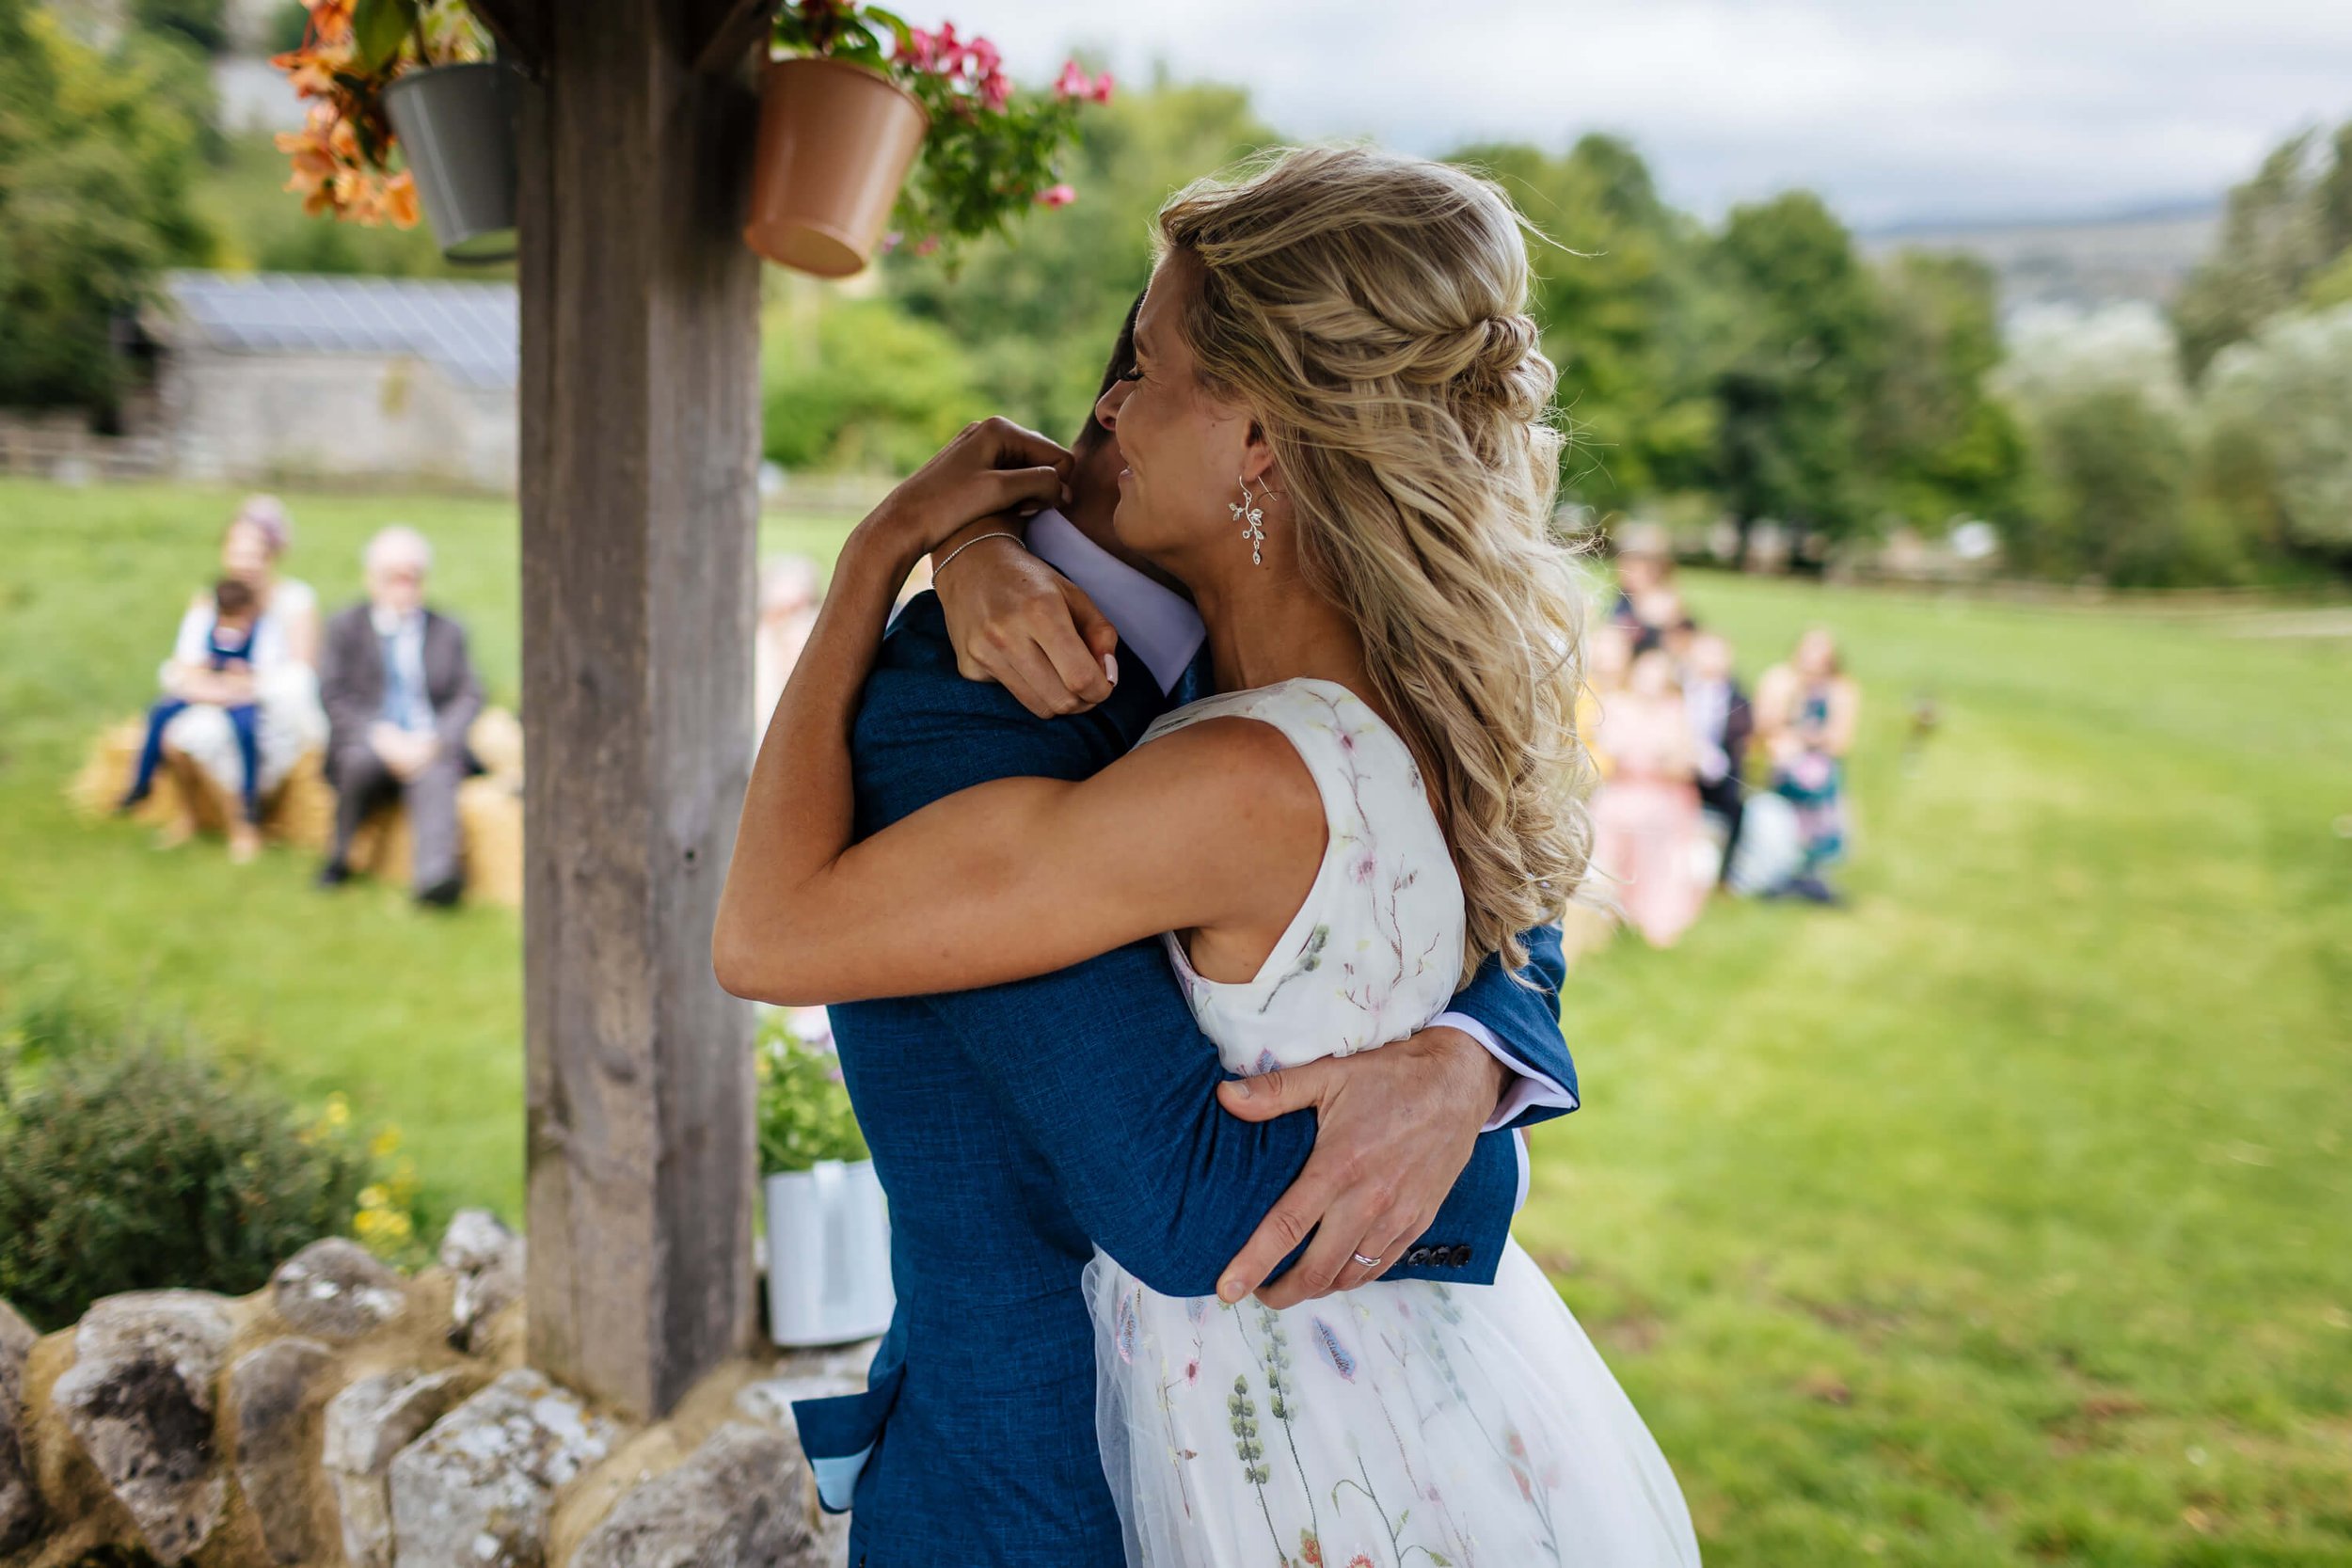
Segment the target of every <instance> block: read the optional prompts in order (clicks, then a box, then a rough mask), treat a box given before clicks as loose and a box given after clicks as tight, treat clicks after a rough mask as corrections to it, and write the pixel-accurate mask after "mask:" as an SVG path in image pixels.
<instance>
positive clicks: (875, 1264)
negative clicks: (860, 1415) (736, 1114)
mask: <svg viewBox="0 0 2352 1568" xmlns="http://www.w3.org/2000/svg"><path fill="white" fill-rule="evenodd" d="M816 1016H817V1017H818V1018H821V1017H822V1014H821V1012H818V1013H817V1014H816ZM817 1033H818V1030H811V1031H810V1034H812V1035H815V1034H817ZM755 1075H756V1080H757V1084H758V1132H759V1172H760V1194H761V1197H762V1199H763V1202H764V1205H765V1208H766V1213H767V1230H768V1331H769V1334H770V1336H771V1338H774V1340H775V1341H776V1343H778V1344H780V1345H839V1344H847V1343H849V1342H850V1341H851V1340H855V1339H865V1338H871V1337H872V1336H874V1335H877V1334H880V1333H881V1332H882V1330H883V1329H885V1328H887V1327H889V1326H890V1314H891V1309H892V1307H894V1306H895V1305H896V1298H895V1297H894V1296H893V1295H892V1293H891V1286H890V1213H889V1209H888V1207H887V1205H886V1204H885V1203H884V1201H883V1199H882V1182H881V1181H880V1180H877V1179H876V1177H875V1175H874V1162H873V1159H872V1157H871V1156H870V1155H869V1154H868V1153H867V1151H866V1138H865V1135H864V1134H863V1133H862V1132H859V1131H858V1125H857V1114H856V1113H855V1112H854V1111H852V1110H851V1109H850V1091H849V1090H848V1089H847V1088H846V1087H844V1086H843V1085H842V1082H841V1068H840V1064H839V1062H838V1061H837V1060H836V1059H835V1058H834V1053H833V1052H832V1050H831V1049H830V1042H829V1039H810V1038H803V1036H802V1034H801V1033H799V1032H796V1031H795V1029H794V1028H793V1026H792V1023H791V1022H790V1020H789V1019H788V1018H787V1015H785V1014H784V1013H781V1012H771V1013H770V1014H768V1015H767V1017H766V1019H765V1020H764V1021H763V1022H762V1023H761V1025H760V1031H759V1042H758V1057H757V1059H756V1064H755Z"/></svg>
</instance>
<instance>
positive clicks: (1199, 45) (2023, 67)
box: [955, 0, 2352, 224]
mask: <svg viewBox="0 0 2352 1568" xmlns="http://www.w3.org/2000/svg"><path fill="white" fill-rule="evenodd" d="M955 17H956V21H957V23H958V24H959V25H966V26H971V27H977V28H978V29H979V30H980V31H982V32H985V33H987V34H989V35H990V36H991V37H993V38H994V39H996V40H997V41H998V42H999V43H1000V44H1002V45H1004V46H1005V48H1006V50H1007V53H1008V55H1009V57H1010V58H1011V59H1012V60H1013V61H1014V62H1015V64H1016V65H1017V66H1018V67H1019V68H1020V69H1021V70H1022V71H1023V72H1024V74H1025V75H1027V76H1029V77H1031V78H1034V77H1035V76H1037V75H1038V74H1039V73H1041V72H1048V71H1050V70H1051V69H1052V67H1053V66H1054V65H1057V64H1058V62H1059V59H1060V56H1061V55H1062V54H1063V53H1065V52H1066V51H1068V50H1069V49H1070V48H1071V47H1072V46H1073V45H1076V46H1082V47H1086V48H1089V49H1090V50H1092V51H1094V52H1096V53H1097V54H1099V55H1103V56H1104V57H1106V58H1107V59H1108V60H1109V62H1110V63H1111V64H1112V65H1113V66H1114V67H1115V68H1116V69H1118V70H1119V71H1120V72H1121V73H1122V74H1123V75H1125V76H1127V77H1128V78H1129V79H1130V80H1133V79H1136V77H1137V76H1139V75H1145V74H1148V73H1149V71H1150V69H1151V67H1152V65H1153V63H1154V62H1160V61H1164V62H1166V63H1167V65H1168V67H1169V69H1170V70H1171V71H1174V72H1175V73H1176V74H1177V75H1179V76H1184V77H1211V78H1215V79H1218V80H1225V81H1232V82H1238V83H1241V84H1243V85H1245V86H1247V87H1249V89H1250V91H1251V94H1252V97H1253V99H1254V101H1255V102H1256V103H1257V105H1258V108H1259V111H1260V113H1261V114H1263V116H1264V117H1265V118H1266V119H1268V120H1269V121H1270V122H1271V123H1273V124H1275V125H1276V126H1278V127H1279V128H1281V129H1282V130H1283V131H1285V132H1287V133H1289V134H1292V135H1301V136H1329V135H1374V136H1376V137H1378V138H1379V139H1381V140H1382V141H1385V142H1388V143H1390V144H1391V145H1394V146H1398V147H1403V148H1406V149H1409V150H1415V151H1422V152H1438V151H1443V150H1446V149H1448V148H1450V147H1453V146H1457V145H1459V144H1461V143H1462V142H1465V141H1470V140H1475V139H1512V140H1526V141H1534V142H1537V143H1542V144H1547V145H1551V146H1565V144H1566V143H1567V142H1569V141H1570V140H1573V139H1574V138H1575V137H1576V136H1577V135H1580V134H1581V133H1582V132H1585V131H1588V130H1606V131H1613V132H1616V133H1619V134H1622V135H1628V136H1629V137H1631V138H1632V140H1633V141H1634V142H1635V143H1636V144H1637V145H1638V146H1639V147H1640V148H1641V149H1642V150H1643V151H1644V152H1645V155H1647V156H1648V157H1649V159H1650V160H1651V163H1652V165H1653V166H1654V167H1655V169H1656V170H1657V172H1658V175H1659V178H1660V182H1661V185H1662V186H1663V187H1664V189H1665V190H1666V192H1667V194H1668V195H1669V196H1670V197H1671V198H1674V199H1676V200H1677V201H1680V202H1682V203H1684V204H1685V205H1688V206H1691V207H1693V208H1695V209H1697V210H1699V211H1700V212H1702V213H1707V214H1713V213H1716V212H1719V211H1720V210H1721V209H1722V208H1723V207H1724V206H1726V205H1728V204H1730V203H1732V202H1735V201H1739V200H1743V199H1748V198H1756V197H1759V196H1763V195H1767V194H1769V193H1771V192H1772V191H1774V190H1778V189H1782V188H1785V187H1787V186H1789V185H1808V186H1811V187H1813V188H1814V189H1817V190H1820V191H1821V192H1822V193H1824V194H1825V195H1826V196H1828V197H1829V198H1830V199H1831V200H1833V201H1834V202H1836V204H1837V206H1838V207H1839V208H1840V209H1841V210H1842V211H1843V212H1845V213H1846V214H1847V215H1848V216H1849V217H1850V218H1851V219H1853V220H1854V221H1857V222H1861V223H1865V224H1870V223H1882V222H1887V221H1891V220H1895V219H1900V218H1908V217H1918V216H1925V215H1954V214H1997V215H2004V216H2006V215H2027V214H2081V213H2084V212H2086V211H2098V210H2102V209H2106V208H2113V207H2120V206H2125V205H2130V204H2133V203H2137V202H2142V201H2148V200H2158V199H2169V198H2182V197H2189V196H2197V195H2202V194H2218V193H2219V191H2220V190H2221V189H2222V188H2223V187H2225V186H2226V185H2228V184H2229V183H2230V182H2233V180H2236V179H2238V178H2241V177H2243V175H2244V174H2245V173H2246V172H2247V171H2248V170H2249V168H2250V166H2252V164H2253V162H2254V160H2255V159H2257V158H2258V157H2260V156H2261V154H2262V152H2263V151H2264V150H2265V149H2267V148H2268V147H2269V146H2271V145H2272V144H2274V143H2275V142H2276V141H2278V140H2279V138H2280V137H2281V136H2283V135H2287V134H2288V133H2290V132H2293V131H2295V130H2297V129H2299V128H2301V127H2302V126H2304V125H2307V124H2312V123H2316V122H2321V121H2326V122H2328V123H2333V122H2334V121H2336V120H2339V119H2343V118H2344V117H2346V116H2347V115H2352V7H2346V6H2338V5H2328V4H2323V3H2319V0H2296V3H2290V0H2237V3H2234V4H2226V5H2225V4H2221V3H2217V0H2205V3H2191V0H2041V3H2038V4H2037V3H2034V0H1978V3H1975V4H1971V5H1966V6H1962V5H1957V4H1948V3H1938V4H1926V3H1920V0H1876V3H1870V0H1804V3H1796V0H1783V3H1771V0H1767V3H1762V4H1739V3H1734V0H1656V3H1651V4H1639V3H1631V0H1609V3H1576V0H1563V3H1554V4H1543V3H1540V0H1448V3H1447V4H1445V5H1442V6H1430V5H1426V4H1419V5H1409V6H1408V5H1403V4H1381V3H1375V4H1362V3H1358V4H1343V3H1338V0H1294V3H1285V0H1160V3H1158V4H1144V3H1139V0H1083V3H1082V0H959V4H958V5H957V6H956V8H955Z"/></svg>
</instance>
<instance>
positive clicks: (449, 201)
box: [384, 61, 521, 262]
mask: <svg viewBox="0 0 2352 1568" xmlns="http://www.w3.org/2000/svg"><path fill="white" fill-rule="evenodd" d="M520 99H521V85H520V82H519V79H518V78H517V77H516V74H515V72H514V71H512V70H511V69H509V68H508V67H505V66H502V65H498V64H494V63H491V62H488V61H485V62H482V63H480V64H475V65H445V66H435V67H432V68H431V69H429V70H424V71H409V72H408V73H406V74H405V75H404V76H401V77H399V78H398V79H396V80H395V81H393V82H392V84H391V85H390V86H389V87H386V88H385V89H384V113H385V115H386V117H387V118H388V119H390V121H391V123H392V134H393V135H394V136H396V137H398V138H399V141H400V148H401V150H402V151H403V152H404V153H405V154H406V155H407V159H408V168H409V171H410V172H411V173H412V174H413V175H414V176H415V178H416V182H417V195H418V198H420V200H421V202H422V203H423V206H424V215H425V220H426V221H427V222H429V223H430V224H432V226H433V237H434V239H435V240H437V241H438V242H439V244H440V246H441V254H442V255H444V256H446V257H448V258H449V259H450V260H451V261H465V262H485V261H510V260H512V259H513V257H514V255H515V116H516V110H517V108H518V106H519V102H520Z"/></svg>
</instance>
